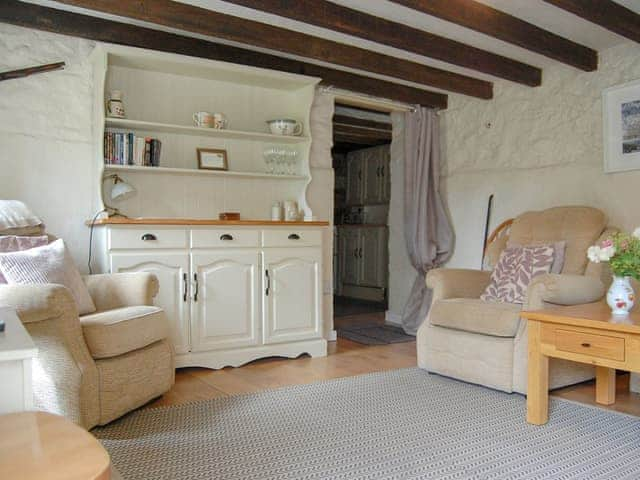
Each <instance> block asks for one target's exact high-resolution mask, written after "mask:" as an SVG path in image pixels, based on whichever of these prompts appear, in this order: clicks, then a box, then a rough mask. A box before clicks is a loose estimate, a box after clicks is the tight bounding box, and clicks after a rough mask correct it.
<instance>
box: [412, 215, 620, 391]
mask: <svg viewBox="0 0 640 480" xmlns="http://www.w3.org/2000/svg"><path fill="white" fill-rule="evenodd" d="M613 231H615V230H614V229H610V228H606V218H605V215H604V214H603V213H602V212H601V211H600V210H597V209H595V208H589V207H558V208H551V209H548V210H544V211H539V212H526V213H524V214H522V215H520V216H519V217H517V218H516V219H515V220H514V221H513V223H512V224H511V227H510V231H509V233H508V235H502V236H501V237H500V238H499V239H497V240H496V242H494V245H493V246H492V247H493V252H491V253H492V254H493V256H494V259H495V258H497V257H498V256H499V254H500V252H501V251H502V249H504V248H505V246H506V243H507V241H511V242H513V243H515V244H519V245H531V244H535V243H550V242H556V241H561V240H564V241H566V250H565V262H564V265H563V268H562V272H561V273H560V274H545V275H540V276H538V277H535V278H534V279H533V281H532V282H531V284H530V285H529V287H528V290H527V294H526V298H525V302H524V305H520V304H510V303H497V302H485V301H482V300H480V295H481V294H482V293H483V291H484V289H485V288H486V287H487V285H488V284H489V278H490V272H488V271H480V270H464V269H435V270H432V271H430V272H429V273H428V274H427V278H426V282H427V286H428V287H429V288H431V289H433V303H432V306H431V310H430V312H429V315H428V317H427V319H426V320H425V322H424V323H423V324H422V325H421V327H420V329H419V330H418V334H417V349H418V365H419V366H420V367H421V368H424V369H426V370H428V371H430V372H434V373H438V374H441V375H446V376H449V377H453V378H457V379H460V380H464V381H467V382H471V383H477V384H480V385H485V386H488V387H491V388H495V389H498V390H502V391H505V392H519V393H526V389H527V329H526V320H524V319H521V318H520V312H521V310H522V309H525V310H533V309H539V308H543V307H545V306H547V305H576V304H582V303H590V302H595V301H598V300H600V299H601V298H602V297H603V295H604V293H605V282H607V281H608V280H609V279H610V277H609V278H607V273H608V272H607V271H606V270H605V266H604V265H603V264H597V265H596V264H592V263H588V261H587V256H586V252H587V248H588V247H589V246H590V245H592V244H594V243H595V242H596V241H598V240H599V239H604V238H605V237H606V236H608V235H610V234H611V233H612V232H613ZM593 375H594V374H593V369H592V367H589V366H585V365H581V364H577V363H572V362H567V361H564V360H557V359H552V360H551V361H550V387H551V388H558V387H561V386H565V385H571V384H574V383H578V382H581V381H585V380H588V379H590V378H592V377H593Z"/></svg>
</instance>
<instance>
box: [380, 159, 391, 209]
mask: <svg viewBox="0 0 640 480" xmlns="http://www.w3.org/2000/svg"><path fill="white" fill-rule="evenodd" d="M390 199H391V150H390V149H387V150H386V152H385V154H384V156H383V157H382V159H381V160H380V202H381V203H389V200H390Z"/></svg>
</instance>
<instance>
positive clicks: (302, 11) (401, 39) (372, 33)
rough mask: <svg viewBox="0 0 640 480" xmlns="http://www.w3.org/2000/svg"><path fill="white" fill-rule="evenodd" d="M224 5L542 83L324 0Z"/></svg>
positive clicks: (527, 70)
mask: <svg viewBox="0 0 640 480" xmlns="http://www.w3.org/2000/svg"><path fill="white" fill-rule="evenodd" d="M226 1H227V2H229V3H234V4H237V5H242V6H244V7H249V8H252V9H254V10H261V11H263V12H268V13H272V14H275V15H279V16H281V17H286V18H291V19H293V20H297V21H300V22H304V23H308V24H311V25H315V26H318V27H322V28H326V29H329V30H334V31H337V32H342V33H346V34H347V35H353V36H354V37H360V38H364V39H365V40H370V41H373V42H377V43H380V44H383V45H388V46H391V47H395V48H398V49H400V50H406V51H409V52H413V53H417V54H419V55H424V56H426V57H430V58H435V59H438V60H442V61H443V62H447V63H450V64H453V65H458V66H460V67H465V68H469V69H472V70H477V71H479V72H483V73H486V74H489V75H494V76H496V77H500V78H504V79H506V80H511V81H513V82H517V83H522V84H524V85H529V86H532V87H536V86H539V85H540V84H541V82H542V71H541V70H540V69H539V68H536V67H533V66H531V65H527V64H525V63H522V62H519V61H517V60H513V59H511V58H507V57H503V56H501V55H497V54H495V53H491V52H487V51H486V50H482V49H480V48H476V47H472V46H470V45H466V44H464V43H461V42H457V41H455V40H451V39H448V38H445V37H441V36H439V35H434V34H432V33H428V32H425V31H424V30H419V29H417V28H413V27H409V26H408V25H404V24H402V23H396V22H392V21H390V20H386V19H384V18H380V17H376V16H373V15H369V14H367V13H364V12H361V11H358V10H354V9H351V8H348V7H344V6H342V5H338V4H335V3H332V2H328V1H326V0H296V1H295V2H290V1H284V0H226Z"/></svg>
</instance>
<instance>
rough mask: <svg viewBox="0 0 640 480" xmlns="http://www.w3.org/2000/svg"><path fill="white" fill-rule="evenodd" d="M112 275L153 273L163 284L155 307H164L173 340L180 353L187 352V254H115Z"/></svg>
mask: <svg viewBox="0 0 640 480" xmlns="http://www.w3.org/2000/svg"><path fill="white" fill-rule="evenodd" d="M110 260H111V272H113V273H120V272H150V273H153V274H154V275H155V276H156V277H157V278H158V282H159V284H160V290H159V291H158V295H156V297H155V299H154V302H153V303H154V304H155V305H157V306H158V307H160V308H162V309H163V310H164V312H165V314H166V315H167V318H168V319H169V324H170V326H171V340H172V341H173V346H174V348H175V351H176V353H187V352H188V351H189V350H190V343H189V302H188V291H187V285H188V284H187V279H188V278H187V276H188V272H189V256H188V255H187V254H186V253H156V252H153V253H142V252H133V253H124V252H123V253H112V254H111V256H110Z"/></svg>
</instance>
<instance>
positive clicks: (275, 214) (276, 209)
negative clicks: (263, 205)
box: [271, 202, 283, 222]
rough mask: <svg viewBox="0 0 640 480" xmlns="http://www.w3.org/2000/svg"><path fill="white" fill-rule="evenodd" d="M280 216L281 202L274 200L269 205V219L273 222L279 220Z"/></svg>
mask: <svg viewBox="0 0 640 480" xmlns="http://www.w3.org/2000/svg"><path fill="white" fill-rule="evenodd" d="M282 217H283V215H282V204H281V203H280V202H276V203H274V204H273V206H272V207H271V220H273V221H274V222H281V221H282Z"/></svg>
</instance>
